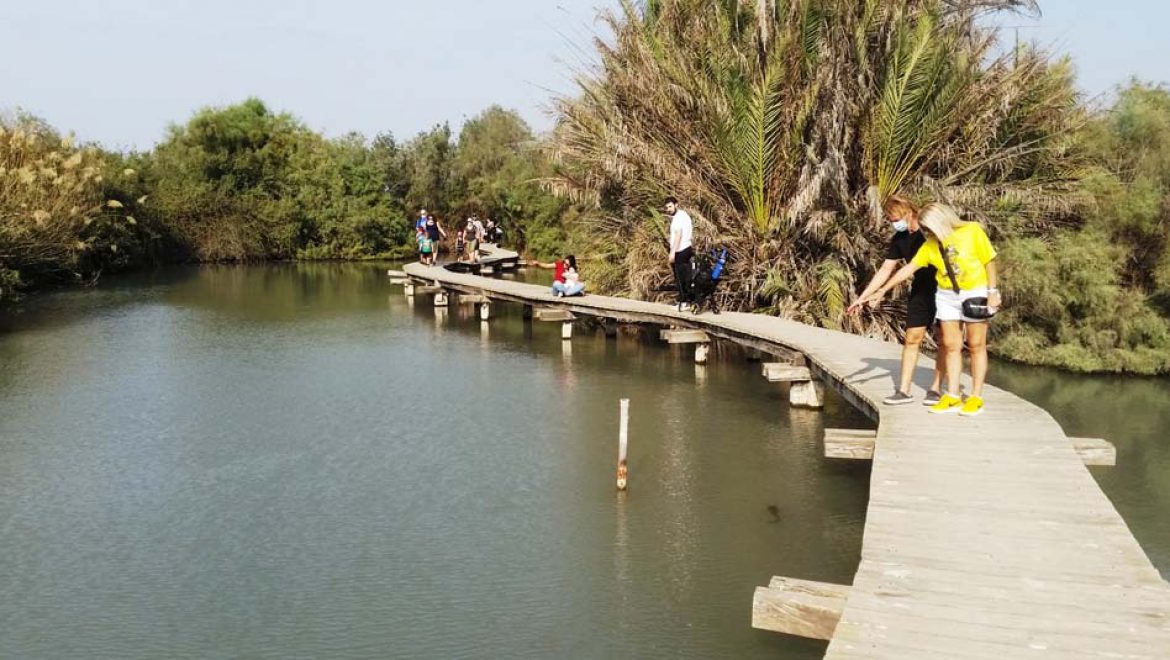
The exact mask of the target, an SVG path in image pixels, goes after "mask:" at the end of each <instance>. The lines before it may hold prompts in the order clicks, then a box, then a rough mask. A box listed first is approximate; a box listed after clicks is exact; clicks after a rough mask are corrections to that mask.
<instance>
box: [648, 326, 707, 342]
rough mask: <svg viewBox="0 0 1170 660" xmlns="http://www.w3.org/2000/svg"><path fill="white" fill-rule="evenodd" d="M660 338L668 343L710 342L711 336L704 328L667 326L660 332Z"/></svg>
mask: <svg viewBox="0 0 1170 660" xmlns="http://www.w3.org/2000/svg"><path fill="white" fill-rule="evenodd" d="M658 338H659V339H661V340H663V341H665V342H666V343H668V344H708V343H710V342H711V338H710V337H708V336H707V333H705V332H703V331H702V330H681V329H678V328H666V329H663V330H660V331H659V332H658Z"/></svg>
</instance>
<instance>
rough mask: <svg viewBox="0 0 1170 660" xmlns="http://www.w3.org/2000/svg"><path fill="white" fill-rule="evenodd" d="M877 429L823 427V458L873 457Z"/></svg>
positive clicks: (855, 458) (860, 458) (865, 458)
mask: <svg viewBox="0 0 1170 660" xmlns="http://www.w3.org/2000/svg"><path fill="white" fill-rule="evenodd" d="M876 444H877V431H874V430H870V429H825V458H845V459H852V460H871V459H873V451H874V446H875V445H876Z"/></svg>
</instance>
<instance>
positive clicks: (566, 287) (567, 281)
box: [552, 254, 585, 297]
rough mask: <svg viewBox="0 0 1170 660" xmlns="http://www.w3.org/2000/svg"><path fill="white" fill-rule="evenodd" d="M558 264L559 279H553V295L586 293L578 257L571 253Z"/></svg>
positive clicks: (562, 295)
mask: <svg viewBox="0 0 1170 660" xmlns="http://www.w3.org/2000/svg"><path fill="white" fill-rule="evenodd" d="M556 264H557V265H556V269H557V270H556V274H557V275H558V276H559V279H554V280H553V285H552V289H553V295H554V296H559V297H564V296H580V295H584V294H585V283H584V282H582V281H581V276H580V274H579V273H578V272H577V257H575V256H573V255H571V254H570V255H568V256H566V257H565V258H564V259H562V260H559V261H557V262H556Z"/></svg>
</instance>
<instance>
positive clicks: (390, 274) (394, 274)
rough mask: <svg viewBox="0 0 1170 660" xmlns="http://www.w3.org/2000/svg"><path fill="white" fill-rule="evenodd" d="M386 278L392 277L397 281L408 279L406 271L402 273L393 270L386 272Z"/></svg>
mask: <svg viewBox="0 0 1170 660" xmlns="http://www.w3.org/2000/svg"><path fill="white" fill-rule="evenodd" d="M386 276H387V277H392V278H395V279H406V273H405V272H404V271H401V270H393V269H391V270H388V271H386Z"/></svg>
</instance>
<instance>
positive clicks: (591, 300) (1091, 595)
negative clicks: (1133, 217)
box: [405, 264, 1170, 660]
mask: <svg viewBox="0 0 1170 660" xmlns="http://www.w3.org/2000/svg"><path fill="white" fill-rule="evenodd" d="M405 273H406V274H407V275H408V276H409V277H411V278H412V279H415V280H417V281H424V282H426V283H427V284H432V285H438V286H440V287H442V288H443V289H445V290H448V291H452V292H455V293H456V294H458V293H464V294H473V295H481V296H484V297H485V298H484V299H485V300H501V301H511V302H517V303H523V304H527V305H533V306H539V307H560V308H564V309H567V310H569V311H571V312H572V313H574V314H576V315H586V316H595V317H602V318H606V319H615V320H617V321H619V322H635V323H653V324H657V325H661V326H674V327H679V328H696V329H701V330H703V331H705V332H706V333H707V334H708V335H710V336H712V337H718V338H722V339H727V340H731V341H735V342H738V343H740V344H743V345H746V346H750V347H753V348H757V349H761V350H764V351H772V352H784V351H795V352H799V353H801V354H803V355H804V356H805V357H806V359H807V364H808V367H809V369H810V370H811V373H812V374H813V375H814V376H816V377H817V378H819V379H821V380H822V381H823V382H825V383H826V384H827V385H829V386H831V387H833V388H834V389H835V390H836V391H837V392H839V393H840V394H841V395H842V396H844V397H845V398H846V399H847V400H849V401H850V402H852V403H853V404H854V405H856V406H858V407H859V408H861V409H862V410H863V411H865V412H866V414H867V415H869V416H870V417H871V418H873V419H874V420H875V421H877V422H878V430H877V437H876V446H875V450H874V454H873V473H872V478H871V486H870V499H869V508H868V511H867V514H866V522H865V530H864V538H863V542H862V552H861V562H860V564H859V567H858V570H857V574H856V576H855V577H854V580H853V584H852V587H851V588H849V589H848V592H847V593H848V595H847V597H846V599H845V602H844V604H843V609H842V610H841V611H840V620H839V623H837V625H836V628H835V630H833V629H832V628H830V630H833V632H832V638H831V640H830V643H829V648H828V653H827V656H826V657H828V658H889V659H891V660H895V659H896V660H907V659H912V658H930V659H932V660H941V659H949V658H996V659H1000V658H1060V659H1063V658H1149V659H1154V658H1158V659H1166V658H1170V585H1167V583H1166V582H1165V581H1164V580H1163V579H1162V577H1161V575H1160V574H1159V572H1158V571H1157V569H1155V568H1154V566H1153V565H1152V564H1151V563H1150V560H1149V559H1148V558H1147V557H1146V555H1145V553H1144V552H1143V551H1142V549H1141V547H1140V546H1139V545H1138V543H1137V541H1136V540H1135V539H1134V537H1133V534H1132V533H1131V532H1130V531H1129V528H1128V527H1127V526H1126V524H1125V522H1124V521H1123V520H1122V518H1121V516H1120V515H1119V514H1118V513H1117V511H1116V509H1114V507H1113V505H1112V504H1111V503H1110V502H1109V500H1108V498H1106V497H1105V495H1104V493H1102V491H1101V489H1100V488H1099V487H1098V486H1097V483H1096V481H1094V479H1093V477H1092V476H1091V475H1090V474H1089V472H1088V470H1087V469H1086V468H1085V466H1084V464H1083V463H1082V461H1081V459H1080V458H1079V457H1078V455H1077V453H1076V452H1075V451H1074V450H1073V446H1072V443H1071V442H1070V440H1069V438H1068V437H1066V435H1065V433H1064V432H1063V431H1062V429H1061V428H1060V426H1059V425H1058V424H1057V423H1056V422H1055V421H1054V420H1053V419H1052V417H1051V416H1050V415H1049V414H1048V413H1047V412H1045V411H1044V410H1042V409H1041V408H1039V407H1037V406H1034V405H1032V404H1030V403H1028V402H1027V401H1024V400H1023V399H1020V398H1019V397H1017V396H1015V395H1013V394H1011V393H1010V392H1006V391H1004V390H1000V389H998V388H995V387H990V386H989V387H987V388H986V391H985V399H986V402H987V408H986V412H985V413H984V414H983V415H982V416H980V417H975V418H960V417H958V416H933V415H929V414H928V413H927V412H926V411H925V409H924V408H923V407H922V406H920V405H911V406H900V407H883V406H881V405H880V401H881V399H882V398H883V397H884V396H886V395H887V394H889V393H890V392H891V391H892V390H893V375H894V374H892V373H891V372H896V371H897V369H898V364H899V356H900V347H899V346H898V345H896V344H891V343H888V342H882V341H878V340H874V339H868V338H864V337H859V336H856V335H849V334H845V333H841V332H835V331H832V330H825V329H822V328H814V327H810V326H807V325H803V324H800V323H795V322H791V321H786V320H783V319H779V318H775V317H770V316H762V315H755V314H743V313H724V314H720V315H712V314H710V313H707V314H703V315H701V316H694V315H692V314H689V313H680V312H678V311H676V308H675V307H673V306H671V305H665V304H660V303H651V302H644V301H636V300H629V299H624V298H612V297H605V296H596V295H587V296H584V297H579V298H576V297H575V298H555V297H553V296H552V295H551V294H550V293H549V290H548V289H547V288H546V287H544V286H537V285H530V284H521V283H518V282H513V281H506V280H497V279H489V278H484V277H477V276H474V275H462V274H457V273H452V272H449V271H447V270H445V269H442V268H437V267H426V266H422V265H420V264H411V265H408V266H406V267H405ZM918 394H919V395H921V394H922V392H921V391H919V392H918ZM1140 468H1141V466H1126V465H1121V466H1119V467H1117V468H1114V469H1140ZM794 577H798V576H794ZM746 601H747V596H746V594H745V606H746V604H747V603H746ZM745 625H747V623H746V621H745ZM826 636H827V635H826Z"/></svg>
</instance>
